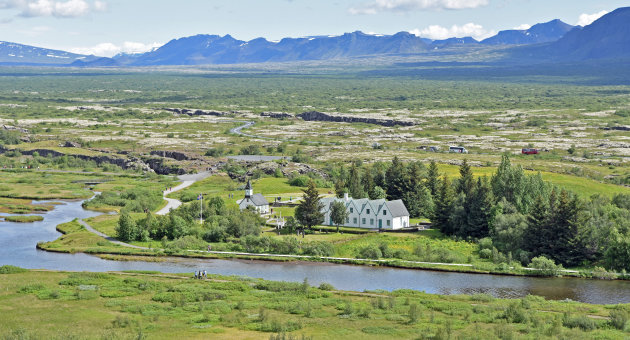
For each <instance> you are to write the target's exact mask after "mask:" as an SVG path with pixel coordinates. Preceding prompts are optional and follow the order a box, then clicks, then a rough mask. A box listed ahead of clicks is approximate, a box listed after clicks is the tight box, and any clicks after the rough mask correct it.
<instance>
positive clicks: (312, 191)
mask: <svg viewBox="0 0 630 340" xmlns="http://www.w3.org/2000/svg"><path fill="white" fill-rule="evenodd" d="M303 191H304V196H303V197H302V200H301V201H300V205H298V206H297V208H295V218H297V220H298V221H299V222H300V224H302V225H303V226H305V227H308V228H309V229H310V228H312V227H313V226H316V225H318V224H322V223H323V222H324V214H323V213H322V208H323V204H322V203H321V198H320V197H319V192H317V188H316V187H315V182H313V180H310V181H309V182H308V186H307V187H306V189H304V190H303Z"/></svg>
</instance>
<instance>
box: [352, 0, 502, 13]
mask: <svg viewBox="0 0 630 340" xmlns="http://www.w3.org/2000/svg"><path fill="white" fill-rule="evenodd" d="M489 2H490V1H489V0H374V1H372V2H369V3H364V4H363V5H360V6H358V7H350V8H349V9H348V11H349V12H350V13H351V14H376V13H379V12H385V11H391V12H405V11H414V10H442V9H467V8H477V7H482V6H486V5H488V3H489Z"/></svg>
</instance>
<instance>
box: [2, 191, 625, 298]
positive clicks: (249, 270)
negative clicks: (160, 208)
mask: <svg viewBox="0 0 630 340" xmlns="http://www.w3.org/2000/svg"><path fill="white" fill-rule="evenodd" d="M39 203H44V202H39ZM99 214H100V213H98V212H93V211H88V210H84V209H83V208H82V207H81V202H79V201H74V202H64V203H63V204H61V205H58V206H56V207H55V209H54V210H52V211H50V212H47V213H45V214H43V216H44V221H40V222H34V223H13V222H0V265H3V264H10V265H14V266H19V267H23V268H29V269H50V270H67V271H92V272H104V271H124V270H155V271H160V272H165V273H186V272H190V273H192V272H194V271H195V270H207V271H208V273H213V274H221V275H239V276H249V277H256V278H263V279H267V280H277V281H294V282H301V281H302V280H304V278H307V279H308V281H309V283H310V284H311V285H319V284H320V283H322V282H327V283H330V284H332V285H333V286H334V287H335V288H337V289H343V290H353V291H364V290H377V289H382V290H388V291H391V290H394V289H403V288H404V289H414V290H419V291H425V292H427V293H433V294H475V293H488V294H491V295H493V296H495V297H499V298H518V297H523V296H526V295H528V294H533V295H540V296H543V297H545V298H548V299H554V300H564V299H571V300H575V301H581V302H587V303H596V304H615V303H630V282H627V281H604V280H586V279H575V278H536V277H517V276H500V275H486V274H466V273H449V272H438V271H428V270H412V269H396V268H388V267H369V266H354V265H341V264H330V263H313V262H288V263H287V262H271V261H256V260H212V259H203V260H199V259H185V258H167V261H164V262H143V261H124V262H123V261H110V260H104V259H101V258H99V257H96V256H91V255H87V254H80V253H79V254H61V253H51V252H46V251H42V250H38V249H36V248H35V246H36V244H37V242H40V241H52V240H54V239H57V238H58V237H59V236H60V235H61V234H60V233H59V232H57V231H56V230H55V227H56V226H57V225H58V224H61V223H64V222H68V221H71V220H72V219H74V218H75V217H76V218H88V217H92V216H97V215H99ZM4 215H5V216H6V214H4Z"/></svg>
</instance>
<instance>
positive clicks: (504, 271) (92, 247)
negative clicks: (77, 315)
mask: <svg viewBox="0 0 630 340" xmlns="http://www.w3.org/2000/svg"><path fill="white" fill-rule="evenodd" d="M86 225H87V223H85V222H84V221H78V220H76V221H72V222H69V223H65V224H62V225H59V226H57V230H58V231H59V232H61V233H63V234H64V235H63V236H61V237H60V238H59V239H57V240H55V241H51V242H44V243H38V244H37V248H38V249H41V250H46V251H52V252H59V253H70V254H74V253H78V252H80V253H86V254H90V255H119V256H146V257H150V258H152V257H167V256H168V257H180V258H192V259H221V260H225V259H239V260H261V261H270V262H324V263H332V264H345V265H361V266H380V267H391V268H400V269H419V270H432V271H442V272H453V273H469V274H493V275H508V276H533V277H539V276H566V277H572V278H591V279H609V280H610V279H628V277H626V276H623V275H621V274H617V273H608V272H597V271H592V270H583V271H578V270H566V269H560V270H558V271H557V272H556V273H554V274H555V275H554V274H548V273H543V272H541V270H539V269H536V268H527V267H521V266H512V267H507V266H503V265H494V264H492V263H490V264H488V265H486V266H484V265H483V264H467V263H441V262H423V261H405V260H401V259H365V258H350V257H334V256H311V255H296V254H271V253H249V252H234V251H207V250H190V249H168V248H166V249H164V248H163V247H143V246H138V245H133V244H127V243H124V242H120V241H117V240H116V239H114V238H111V237H109V236H108V235H106V234H103V233H100V232H98V231H97V230H94V229H92V228H91V227H90V229H92V230H88V229H86ZM87 226H88V227H89V225H87ZM154 244H155V242H154ZM112 259H116V260H124V258H123V257H116V258H112Z"/></svg>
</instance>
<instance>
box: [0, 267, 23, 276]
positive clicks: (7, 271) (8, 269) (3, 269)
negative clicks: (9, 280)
mask: <svg viewBox="0 0 630 340" xmlns="http://www.w3.org/2000/svg"><path fill="white" fill-rule="evenodd" d="M27 271H28V270H27V269H24V268H20V267H16V266H11V265H4V266H2V267H0V274H18V273H24V272H27Z"/></svg>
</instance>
